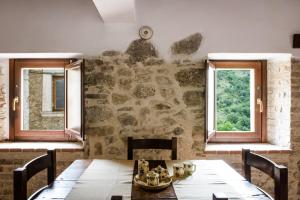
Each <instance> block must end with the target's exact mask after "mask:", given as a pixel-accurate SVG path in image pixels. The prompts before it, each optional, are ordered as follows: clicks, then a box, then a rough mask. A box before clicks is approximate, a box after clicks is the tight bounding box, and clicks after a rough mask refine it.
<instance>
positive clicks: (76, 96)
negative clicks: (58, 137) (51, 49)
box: [65, 60, 84, 140]
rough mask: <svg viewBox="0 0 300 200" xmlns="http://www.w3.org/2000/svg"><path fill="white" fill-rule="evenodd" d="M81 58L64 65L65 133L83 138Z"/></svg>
mask: <svg viewBox="0 0 300 200" xmlns="http://www.w3.org/2000/svg"><path fill="white" fill-rule="evenodd" d="M83 64H84V62H83V60H79V61H76V62H73V63H71V64H69V65H67V66H65V82H66V83H65V90H66V100H65V101H66V103H65V116H66V118H65V121H66V123H65V133H66V134H68V135H70V136H71V137H74V138H76V139H79V140H84V118H83V113H84V96H83Z"/></svg>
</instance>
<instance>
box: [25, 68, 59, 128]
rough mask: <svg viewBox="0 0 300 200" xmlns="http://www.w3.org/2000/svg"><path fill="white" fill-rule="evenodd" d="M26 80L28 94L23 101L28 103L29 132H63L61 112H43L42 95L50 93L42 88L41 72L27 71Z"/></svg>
mask: <svg viewBox="0 0 300 200" xmlns="http://www.w3.org/2000/svg"><path fill="white" fill-rule="evenodd" d="M28 79H29V80H28V88H29V94H28V99H25V100H24V101H27V102H28V109H29V110H28V113H29V115H28V117H29V119H28V128H29V130H64V114H63V112H44V111H43V93H44V92H48V93H51V91H49V90H45V89H44V88H43V70H29V74H28ZM50 81H51V80H50ZM51 84H52V83H51ZM24 87H25V86H24ZM50 98H52V96H51V95H50ZM24 113H25V112H24ZM24 120H25V117H24Z"/></svg>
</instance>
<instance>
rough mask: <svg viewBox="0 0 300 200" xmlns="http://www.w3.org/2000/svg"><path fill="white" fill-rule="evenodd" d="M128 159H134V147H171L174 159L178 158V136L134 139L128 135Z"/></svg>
mask: <svg viewBox="0 0 300 200" xmlns="http://www.w3.org/2000/svg"><path fill="white" fill-rule="evenodd" d="M127 145H128V149H127V151H128V152H127V158H128V160H132V159H133V150H134V149H169V150H171V151H172V156H171V158H172V160H177V138H176V137H172V139H133V138H132V137H128V142H127Z"/></svg>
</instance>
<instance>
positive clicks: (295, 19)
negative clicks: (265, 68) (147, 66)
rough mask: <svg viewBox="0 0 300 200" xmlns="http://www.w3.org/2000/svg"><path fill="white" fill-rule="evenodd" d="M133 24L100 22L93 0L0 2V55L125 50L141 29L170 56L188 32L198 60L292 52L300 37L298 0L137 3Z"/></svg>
mask: <svg viewBox="0 0 300 200" xmlns="http://www.w3.org/2000/svg"><path fill="white" fill-rule="evenodd" d="M136 18H137V22H136V23H131V24H129V23H127V24H126V23H123V24H117V23H115V24H103V22H102V20H101V18H100V15H99V14H98V12H97V9H96V8H95V6H94V4H93V2H92V0H51V1H49V0H26V1H21V0H0V27H1V32H0V53H7V52H9V53H11V52H12V53H16V52H82V53H84V54H87V55H96V54H98V53H100V52H102V51H103V50H106V49H119V50H125V49H126V48H127V46H128V44H129V43H130V42H131V41H132V40H133V39H135V38H137V31H138V28H139V27H140V26H141V25H150V26H151V27H152V28H153V29H154V37H153V42H154V43H155V44H157V46H158V49H159V52H160V53H161V54H162V55H163V56H164V57H167V56H169V47H170V45H171V44H172V43H173V42H174V41H176V40H178V39H181V38H183V37H185V36H187V35H189V34H191V33H194V32H200V33H202V35H203V37H204V39H203V41H202V45H201V49H200V50H199V52H198V54H197V56H205V55H207V53H213V52H232V53H234V52H243V53H249V52H253V53H292V54H293V55H295V56H300V50H299V49H298V50H295V49H294V50H293V49H292V48H291V47H292V34H294V33H297V32H298V33H300V20H299V19H300V1H299V0H251V1H249V0H226V1H225V0H223V1H222V0H136Z"/></svg>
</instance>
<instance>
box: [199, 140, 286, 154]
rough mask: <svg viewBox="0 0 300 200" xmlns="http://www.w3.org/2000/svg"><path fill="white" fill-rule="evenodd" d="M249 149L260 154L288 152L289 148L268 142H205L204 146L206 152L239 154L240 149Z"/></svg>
mask: <svg viewBox="0 0 300 200" xmlns="http://www.w3.org/2000/svg"><path fill="white" fill-rule="evenodd" d="M243 148H245V149H251V150H253V151H254V152H256V153H261V154H281V153H286V154H288V153H290V152H291V149H290V148H287V147H281V146H277V145H272V144H268V143H260V144H257V143H252V144H207V145H206V147H205V153H206V154H240V153H241V151H242V149H243Z"/></svg>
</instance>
